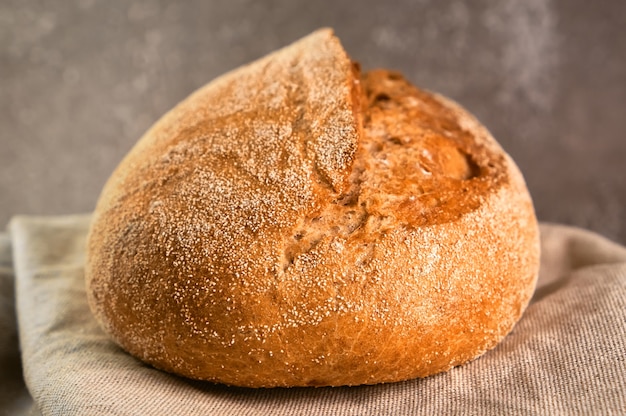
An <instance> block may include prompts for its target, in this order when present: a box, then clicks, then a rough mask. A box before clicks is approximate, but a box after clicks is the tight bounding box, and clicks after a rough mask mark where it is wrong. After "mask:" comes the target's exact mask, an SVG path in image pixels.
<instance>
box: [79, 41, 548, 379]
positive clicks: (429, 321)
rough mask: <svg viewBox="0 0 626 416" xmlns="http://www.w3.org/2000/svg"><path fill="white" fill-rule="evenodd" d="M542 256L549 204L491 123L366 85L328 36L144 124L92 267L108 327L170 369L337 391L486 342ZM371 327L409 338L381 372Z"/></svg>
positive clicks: (400, 84) (98, 219)
mask: <svg viewBox="0 0 626 416" xmlns="http://www.w3.org/2000/svg"><path fill="white" fill-rule="evenodd" d="M485 256H489V257H490V258H484V257H485ZM537 267H538V245H537V229H536V222H535V219H534V214H533V209H532V203H531V201H530V198H529V196H528V193H527V191H526V188H525V185H524V182H523V179H522V177H521V175H520V173H519V171H518V170H517V168H516V167H515V165H514V164H513V162H512V161H511V160H510V158H508V156H506V154H505V153H504V152H503V151H502V149H501V148H500V147H499V145H498V144H497V143H496V142H495V141H494V140H493V138H492V137H491V136H490V135H489V133H488V132H487V131H486V130H485V129H484V128H483V127H482V126H481V125H480V124H479V123H478V122H477V121H476V120H475V119H474V118H473V117H471V116H470V115H469V114H467V113H466V112H465V111H464V110H462V109H461V108H460V107H458V106H457V105H456V104H454V103H452V102H450V101H448V100H446V99H445V98H443V97H439V96H437V95H434V94H430V93H427V92H423V91H421V90H419V89H417V88H415V87H413V86H411V85H410V84H409V83H408V82H406V81H405V80H404V79H403V78H402V77H401V76H400V75H399V74H397V73H394V72H390V71H372V72H369V73H366V74H364V75H363V76H360V75H359V70H358V66H356V65H355V64H353V63H352V62H351V61H350V59H349V58H348V57H347V55H346V53H345V52H344V51H343V49H342V47H341V45H340V44H339V41H338V40H337V39H336V38H335V37H334V36H333V34H332V32H331V31H330V30H321V31H318V32H315V33H314V34H312V35H310V36H308V37H306V38H304V39H303V40H300V41H298V42H296V43H294V44H293V45H291V46H288V47H286V48H284V49H282V50H280V51H277V52H275V53H273V54H270V55H268V56H267V57H265V58H262V59H260V60H258V61H256V62H254V63H252V64H250V65H247V66H245V67H242V68H240V69H238V70H236V71H233V72H232V73H229V74H226V75H224V76H223V77H220V78H218V79H217V80H215V81H213V82H212V83H210V84H208V85H207V86H206V87H204V88H202V89H200V90H199V91H197V92H196V93H194V94H193V95H191V96H190V97H189V98H188V99H186V100H185V101H183V102H182V103H181V104H179V105H178V106H177V107H176V108H175V109H174V110H172V111H171V112H170V113H168V114H167V115H166V116H164V117H163V118H162V119H161V120H160V121H159V122H158V123H156V124H155V126H154V127H153V128H152V129H150V130H149V131H148V132H147V133H146V135H145V136H144V137H143V138H142V139H141V140H140V141H139V142H138V144H137V145H136V146H135V147H134V148H133V150H132V151H131V152H130V154H129V155H128V156H127V157H126V158H125V159H124V161H122V163H121V164H120V166H119V167H118V168H117V170H116V171H115V172H114V174H113V175H112V177H111V179H110V180H109V182H108V183H107V185H106V187H105V189H104V190H103V193H102V196H101V199H100V201H99V202H98V206H97V208H96V211H95V214H94V221H93V225H92V229H91V232H90V236H89V246H88V259H87V269H86V277H87V284H88V295H89V301H90V305H91V307H92V309H93V311H94V313H95V316H96V317H97V319H98V320H99V321H100V322H101V324H102V325H103V326H104V327H105V329H107V331H108V332H110V333H111V334H112V336H113V337H114V338H115V339H116V341H117V342H118V343H120V344H121V345H122V346H124V348H126V349H127V350H128V351H130V352H131V353H133V354H134V355H136V356H138V357H140V358H142V359H143V360H145V361H147V362H150V363H152V364H153V365H155V366H157V367H159V368H164V369H166V370H168V371H173V372H177V373H179V374H184V375H186V376H189V377H194V378H203V379H212V380H216V381H221V382H225V383H231V384H238V385H249V386H275V385H307V384H324V385H327V384H330V385H337V384H360V383H364V382H380V381H394V380H398V379H402V378H407V377H414V376H420V375H427V374H432V373H433V372H437V371H442V370H443V369H446V368H449V367H450V366H452V365H457V364H460V363H462V362H464V361H467V360H468V359H471V358H473V357H475V356H476V355H477V354H478V353H482V352H483V351H484V350H485V349H487V348H490V347H492V346H493V345H494V344H495V342H497V341H498V340H499V339H501V338H502V337H503V336H504V335H505V334H506V333H507V332H508V331H509V330H510V329H511V327H512V325H513V324H514V322H515V321H516V320H517V319H518V317H519V316H520V314H521V312H522V311H523V309H524V307H525V305H526V303H527V302H528V299H529V298H530V294H531V293H532V288H533V287H534V281H535V280H534V279H536V272H537ZM464 292H465V293H464ZM464 294H466V295H467V296H468V298H464V296H463V295H464ZM451 311H454V313H455V314H456V315H454V316H453V315H451V313H452V312H451ZM333 328H334V329H333ZM337 328H339V330H337ZM332 331H335V332H332ZM474 331H475V332H474ZM470 332H471V333H472V334H471V335H470ZM368 334H369V335H371V336H374V335H376V334H378V335H380V334H386V336H389V337H392V338H393V339H392V340H391V341H389V342H391V343H392V345H395V347H393V348H391V349H390V350H389V356H388V357H386V356H385V355H384V354H381V355H380V357H379V359H378V360H377V361H376V362H375V363H377V364H376V365H378V366H379V367H372V365H374V364H367V365H366V364H363V362H362V361H363V360H365V359H364V358H363V357H366V356H369V355H372V354H374V355H375V354H378V353H377V352H376V351H377V349H376V348H379V349H381V348H382V350H385V348H384V346H381V344H380V342H379V345H378V347H377V346H376V344H375V343H372V342H370V343H367V342H366V343H364V344H363V345H361V346H356V345H355V344H350V343H351V342H352V343H356V342H357V341H358V339H359V337H360V336H366V335H368ZM419 337H423V340H424V343H423V345H422V344H415V342H417V341H415V339H417V338H419ZM464 337H465V338H464ZM352 339H354V341H350V340H352ZM446 339H447V340H450V342H451V344H450V345H449V346H447V347H446V345H445V342H443V341H442V340H446ZM290 340H292V341H290ZM293 340H299V342H293ZM428 340H431V341H432V342H431V341H428ZM468 340H470V341H468ZM290 342H291V343H290ZM385 342H386V341H385ZM429 342H430V344H429ZM288 343H290V344H289V345H286V344H288ZM463 343H465V345H466V346H465V347H463ZM301 344H302V345H301ZM348 344H350V345H351V347H350V345H348ZM433 345H436V346H437V348H448V350H447V352H445V351H443V350H441V351H439V350H438V351H435V352H433V351H434V350H432V348H434V347H433ZM429 346H430V347H429ZM346 348H348V349H350V352H351V354H352V355H353V356H350V354H348V355H347V356H346V357H344V358H343V360H344V361H341V360H342V359H341V358H340V357H339V356H340V354H337V352H338V351H343V350H346ZM366 348H369V349H368V350H366ZM429 348H430V349H429ZM403 350H406V351H404V352H403ZM331 352H332V353H333V354H336V355H332V357H333V358H332V359H331V358H330V356H331ZM435 353H436V354H440V353H441V355H440V356H435V355H436V354H435ZM316 354H317V355H316ZM398 354H399V355H398ZM403 354H407V356H406V357H405V359H406V360H407V363H406V365H405V367H406V368H405V367H402V368H396V369H394V370H390V368H394V367H393V365H397V363H396V362H397V361H398V356H403ZM320 357H322V358H320ZM335 357H337V358H335ZM250 360H252V361H250ZM359 360H361V361H359ZM418 360H423V362H418ZM222 361H223V362H225V363H226V362H228V363H229V365H230V367H228V366H227V368H224V367H222V368H221V369H220V368H217V367H216V363H219V362H222ZM365 361H367V360H365ZM257 362H258V364H259V365H258V366H257V367H254V368H252V367H250V365H252V364H255V365H256V364H257ZM304 362H306V363H308V364H306V365H305V364H303V363H304ZM426 362H428V364H425V363H426ZM233 363H235V364H233ZM261 363H265V364H264V365H261ZM355 363H356V364H355ZM358 363H361V364H358ZM381 363H387V367H384V366H382V364H381ZM393 363H396V364H393ZM420 363H421V364H420ZM355 365H358V366H359V367H358V368H356V369H355V368H352V367H354V366H355ZM233 366H234V367H233ZM281 366H282V367H281ZM249 367H250V368H249ZM348 370H349V371H352V373H351V374H346V372H347V371H348Z"/></svg>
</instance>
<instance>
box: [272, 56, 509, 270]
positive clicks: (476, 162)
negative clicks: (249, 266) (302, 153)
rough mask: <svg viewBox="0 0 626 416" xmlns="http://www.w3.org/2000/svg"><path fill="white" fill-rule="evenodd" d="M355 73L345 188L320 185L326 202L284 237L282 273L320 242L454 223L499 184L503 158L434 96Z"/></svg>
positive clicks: (397, 77) (387, 76)
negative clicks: (352, 154) (353, 131)
mask: <svg viewBox="0 0 626 416" xmlns="http://www.w3.org/2000/svg"><path fill="white" fill-rule="evenodd" d="M355 67H356V68H358V66H356V65H355ZM354 74H355V76H358V77H359V78H360V82H355V88H354V90H355V91H356V93H355V95H357V97H358V98H356V99H354V100H353V101H354V102H355V103H356V105H358V107H359V108H357V109H356V110H357V112H358V113H359V120H361V121H362V126H361V129H360V133H361V134H360V139H359V146H358V149H357V152H356V158H355V161H354V163H353V165H352V168H351V173H350V174H349V175H348V180H347V186H346V189H345V190H344V192H342V193H333V192H332V190H331V187H330V184H329V183H328V182H326V181H321V182H322V183H324V184H326V185H327V190H330V192H329V194H328V196H327V200H326V201H325V202H326V204H325V205H324V206H323V207H322V208H320V209H318V210H316V211H315V212H312V213H309V214H308V215H307V216H305V217H304V218H303V219H302V220H301V221H299V222H298V224H297V225H296V226H295V227H294V228H293V229H291V230H288V232H287V233H286V235H285V249H284V252H285V258H284V262H283V270H285V269H286V268H288V267H290V266H291V265H293V262H294V260H295V259H296V258H297V257H298V256H299V255H302V254H304V253H308V252H310V251H311V250H313V249H314V248H315V247H316V246H317V245H318V244H319V243H320V241H322V239H333V238H339V239H341V240H343V241H345V240H348V239H351V238H353V239H357V240H361V241H363V240H365V241H367V240H370V241H375V240H376V239H378V238H379V236H380V235H381V233H385V232H386V231H388V230H390V229H392V228H394V227H398V226H401V227H419V226H426V225H429V224H433V223H441V222H449V221H454V220H455V219H457V218H458V217H460V216H461V215H463V214H465V213H467V212H469V211H471V210H474V209H476V208H477V207H478V206H480V202H481V201H480V198H479V197H477V196H479V195H480V194H481V193H483V194H484V193H486V192H493V190H494V189H495V188H497V187H498V186H500V185H501V182H502V181H503V180H504V177H505V175H504V173H503V172H504V166H502V159H501V158H498V157H497V156H496V155H494V154H492V152H490V151H489V149H486V148H481V147H480V146H479V145H478V144H477V143H475V141H474V137H473V135H471V134H470V133H468V132H466V131H464V129H463V128H462V127H461V126H460V125H459V123H458V121H457V120H456V118H457V117H456V115H455V114H453V113H451V112H450V111H446V108H445V106H443V105H442V104H441V103H440V102H439V101H437V100H436V99H435V98H434V97H433V96H432V95H430V94H429V93H427V92H425V91H421V90H419V89H418V88H416V87H414V86H413V85H411V84H410V83H409V82H408V81H406V80H405V79H404V77H403V76H402V75H401V74H399V73H397V72H393V71H388V70H375V71H370V72H367V73H364V74H363V75H362V76H361V75H360V74H359V73H358V72H356V71H354ZM357 79H358V78H357ZM474 155H476V156H474ZM318 174H319V173H318Z"/></svg>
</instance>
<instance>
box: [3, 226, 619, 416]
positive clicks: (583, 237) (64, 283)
mask: <svg viewBox="0 0 626 416" xmlns="http://www.w3.org/2000/svg"><path fill="white" fill-rule="evenodd" d="M89 220H90V217H89V216H88V215H83V216H66V217H39V218H37V217H16V218H14V219H13V220H12V222H11V224H10V227H9V229H10V239H9V238H7V237H6V236H3V237H2V238H3V239H4V240H2V239H0V242H1V241H4V243H3V244H0V251H4V252H3V253H0V259H2V258H5V259H6V258H7V252H8V251H12V265H11V264H9V263H8V262H5V263H6V264H4V265H3V266H4V267H5V269H6V268H7V267H11V268H12V271H13V273H14V275H15V286H16V310H17V319H18V330H19V342H20V347H21V357H22V364H23V371H24V380H25V382H26V385H27V387H28V390H29V392H30V394H31V395H32V397H33V399H34V405H33V407H32V409H31V414H32V415H39V414H42V415H64V416H65V415H168V416H174V415H290V416H291V415H435V414H463V415H472V414H475V415H502V414H506V415H516V414H520V415H522V414H523V415H528V414H531V415H532V414H537V415H540V414H541V415H543V414H551V415H559V414H563V415H565V414H567V415H573V414H616V415H618V414H619V415H622V414H626V248H624V247H622V246H620V245H618V244H615V243H613V242H610V241H608V240H606V239H604V238H603V237H601V236H598V235H596V234H593V233H590V232H587V231H584V230H580V229H575V228H571V227H566V226H559V225H549V224H542V225H541V243H542V263H541V271H540V277H539V282H538V286H537V290H536V293H535V295H534V297H533V299H532V301H531V304H530V305H529V307H528V309H527V310H526V312H525V314H524V316H523V317H522V319H521V320H520V322H519V323H518V324H517V325H516V326H515V328H514V329H513V331H512V332H511V333H510V334H509V335H508V336H507V337H506V338H505V339H504V341H503V342H502V343H501V344H499V345H498V346H497V347H496V348H494V349H493V350H491V351H489V352H487V353H486V354H485V355H483V356H482V357H480V358H479V359H477V360H475V361H473V362H471V363H469V364H466V365H464V366H461V367H457V368H454V369H452V370H450V371H449V372H447V373H444V374H439V375H435V376H432V377H428V378H426V379H418V380H411V381H406V382H401V383H392V384H384V385H374V386H360V387H338V388H330V387H329V388H293V389H258V390H255V389H244V388H233V387H226V386H221V385H215V384H212V383H206V382H198V381H192V380H187V379H184V378H180V377H176V376H173V375H170V374H167V373H164V372H161V371H158V370H155V369H153V368H151V367H149V366H147V365H145V364H143V363H141V362H140V361H138V360H136V359H134V358H133V357H131V356H130V355H128V354H126V353H125V352H124V351H123V350H121V349H120V348H119V347H117V346H116V345H115V344H113V343H112V342H111V341H109V339H108V338H107V336H106V335H105V334H104V333H103V332H102V330H101V329H100V328H99V327H98V325H97V323H96V322H95V320H94V319H93V317H92V315H91V313H90V311H89V307H88V305H87V300H86V295H85V286H84V280H83V278H84V274H83V266H84V259H85V242H86V233H87V230H88V227H89ZM7 241H8V243H7ZM7 264H8V266H7ZM5 274H6V275H7V276H8V275H10V274H9V273H5ZM9 314H10V313H9ZM1 374H2V377H3V378H6V377H5V376H6V375H5V374H4V372H3V373H1ZM0 382H1V383H2V385H4V384H5V383H7V382H8V380H1V379H0Z"/></svg>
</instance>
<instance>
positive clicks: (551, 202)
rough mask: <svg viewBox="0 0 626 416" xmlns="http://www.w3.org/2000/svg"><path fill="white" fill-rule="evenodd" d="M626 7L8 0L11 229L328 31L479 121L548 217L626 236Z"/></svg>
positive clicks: (0, 14) (6, 191)
mask: <svg viewBox="0 0 626 416" xmlns="http://www.w3.org/2000/svg"><path fill="white" fill-rule="evenodd" d="M624 22H626V2H624V1H620V0H615V1H611V0H603V1H594V2H589V1H583V0H526V1H516V0H501V1H487V0H479V1H472V2H463V1H435V0H430V1H429V0H420V1H417V0H415V1H378V0H363V1H340V0H332V1H327V0H325V1H310V0H291V1H289V0H285V1H269V0H266V1H262V0H256V1H253V0H231V1H228V2H226V1H219V2H218V1H186V2H178V1H173V0H172V1H165V0H160V1H133V2H125V1H104V0H75V1H36V0H13V1H7V0H4V1H2V2H1V3H0V226H3V225H4V224H6V222H7V221H8V220H9V218H10V217H11V216H12V215H14V214H68V213H76V212H87V211H90V210H91V209H93V206H94V204H95V201H96V198H97V196H98V194H99V192H100V189H101V188H102V186H103V184H104V182H105V180H106V179H107V177H108V175H109V174H110V173H111V171H112V170H113V169H114V167H115V165H116V164H117V163H118V162H119V160H120V159H121V158H122V157H123V155H124V154H125V153H126V152H127V151H128V150H129V149H130V147H131V146H132V145H133V143H134V142H135V141H136V140H137V139H138V138H139V136H140V135H141V134H142V133H143V131H145V130H146V129H147V128H148V127H149V126H150V125H151V124H152V123H153V122H154V121H155V120H156V119H157V118H158V117H159V116H160V115H161V114H163V113H164V112H165V111H167V110H168V109H169V108H171V107H172V106H173V105H175V104H176V103H177V102H178V101H179V100H181V99H182V98H184V97H185V96H186V95H188V94H189V93H190V92H192V91H193V90H194V89H196V88H197V87H199V86H201V85H203V84H204V83H206V82H208V81H209V80H211V79H212V78H214V77H216V76H218V75H220V74H221V73H223V72H225V71H228V70H230V69H232V68H234V67H236V66H238V65H241V64H243V63H246V62H249V61H250V60H252V59H254V58H257V57H260V56H262V55H263V54H265V53H267V52H269V51H271V50H274V49H276V48H279V47H281V46H283V45H285V44H287V43H290V42H291V41H294V40H296V39H297V38H299V37H301V36H304V35H305V34H307V33H309V32H311V31H313V30H314V29H316V28H318V27H321V26H331V27H334V28H335V30H336V33H337V34H338V35H339V37H340V38H341V39H342V42H343V44H344V46H345V47H346V49H347V50H348V51H349V53H350V54H351V56H352V57H353V58H354V59H356V60H358V61H360V62H361V63H362V64H363V66H364V67H365V68H373V67H390V68H394V69H398V70H401V71H402V72H404V73H405V75H406V76H407V77H408V78H409V79H410V80H412V81H413V82H414V83H416V84H417V85H420V86H422V87H425V88H427V89H431V90H436V91H439V92H441V93H443V94H445V95H448V96H450V97H452V98H454V99H455V100H457V101H459V102H461V103H462V104H463V105H464V106H465V107H467V108H468V109H469V110H470V111H472V112H473V113H474V114H476V115H477V116H478V117H479V118H480V119H481V120H482V121H483V123H484V124H486V125H487V126H488V127H489V129H490V130H491V131H492V132H493V134H494V135H495V136H496V138H497V139H498V140H499V141H500V142H501V144H502V145H503V146H504V147H505V149H507V150H508V152H509V153H510V154H511V155H512V156H513V158H514V159H515V160H516V161H517V162H518V164H519V165H520V167H521V169H522V171H523V172H524V174H525V176H526V179H527V182H528V185H529V188H530V190H531V193H532V195H533V197H534V200H535V204H536V209H537V213H538V216H539V218H540V219H541V220H543V221H556V222H561V223H567V224H574V225H578V226H582V227H585V228H589V229H592V230H595V231H598V232H600V233H602V234H604V235H606V236H608V237H610V238H612V239H615V240H619V241H622V242H626V218H625V209H624V205H625V204H626V180H624V172H625V169H624V167H623V166H624V162H623V161H624V160H625V159H626V137H625V132H626V25H625V23H624Z"/></svg>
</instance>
